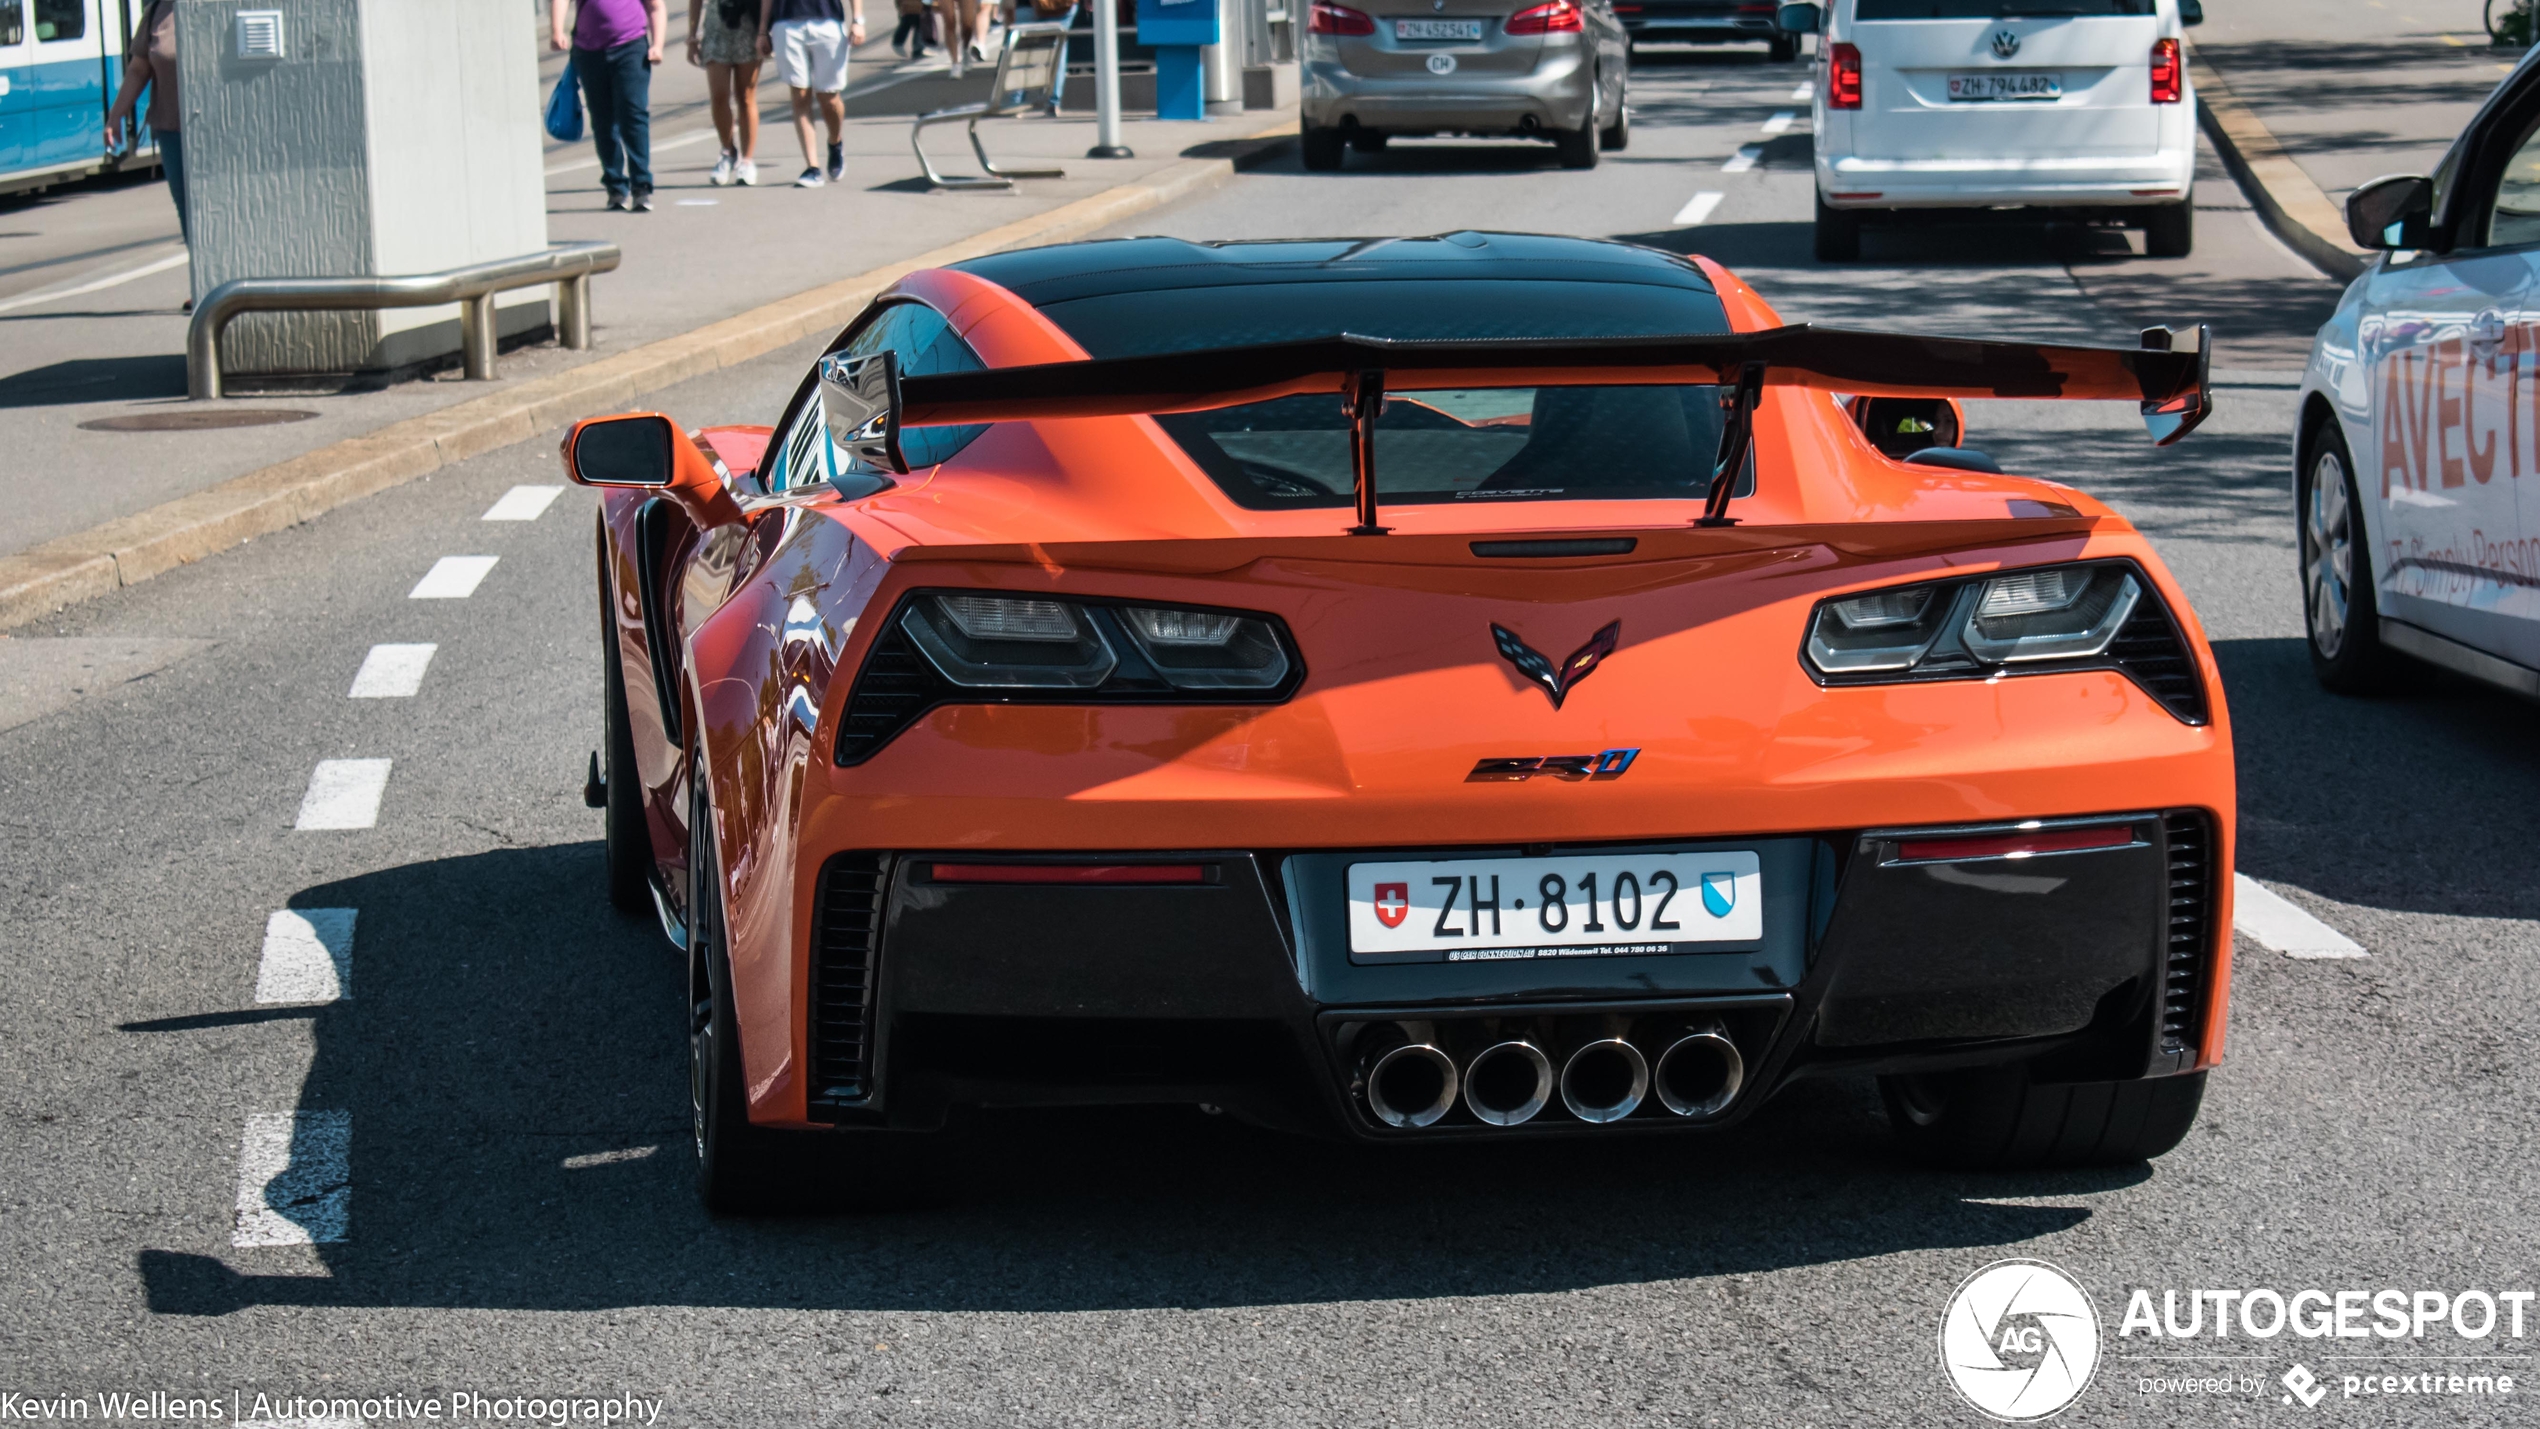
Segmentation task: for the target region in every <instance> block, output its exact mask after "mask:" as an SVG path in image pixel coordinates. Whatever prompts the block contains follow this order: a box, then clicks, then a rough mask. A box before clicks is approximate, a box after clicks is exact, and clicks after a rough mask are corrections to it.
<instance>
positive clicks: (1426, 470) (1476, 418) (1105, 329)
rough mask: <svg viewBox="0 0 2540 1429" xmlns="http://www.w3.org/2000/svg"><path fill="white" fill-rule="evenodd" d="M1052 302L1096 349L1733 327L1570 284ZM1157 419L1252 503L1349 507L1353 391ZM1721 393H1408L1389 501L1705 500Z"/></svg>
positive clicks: (1300, 289) (1339, 286) (1252, 291)
mask: <svg viewBox="0 0 2540 1429" xmlns="http://www.w3.org/2000/svg"><path fill="white" fill-rule="evenodd" d="M1042 311H1043V312H1045V313H1046V314H1048V316H1049V317H1050V318H1051V319H1052V320H1053V321H1055V322H1056V323H1057V324H1058V325H1059V326H1060V327H1061V328H1063V329H1065V330H1066V331H1067V333H1068V335H1069V336H1071V337H1073V338H1075V339H1076V341H1077V342H1078V343H1079V344H1081V345H1082V346H1083V347H1084V348H1085V350H1086V351H1087V352H1088V353H1089V354H1090V355H1092V356H1094V357H1134V356H1147V355H1152V354H1155V353H1163V352H1180V351H1190V350H1193V349H1197V348H1204V347H1235V346H1248V345H1251V344H1256V343H1270V342H1292V341H1297V340H1301V339H1305V338H1315V337H1330V336H1333V335H1335V334H1339V333H1350V334H1356V335H1359V336H1363V337H1389V338H1399V339H1422V338H1430V339H1435V338H1455V339H1466V340H1471V339H1484V338H1496V337H1648V336H1664V335H1690V334H1707V333H1720V332H1726V331H1727V330H1728V321H1727V317H1726V315H1725V314H1724V313H1723V312H1722V311H1721V308H1720V300H1719V298H1718V297H1717V296H1715V295H1714V294H1712V293H1711V292H1709V291H1708V290H1707V289H1702V288H1692V287H1685V288H1675V287H1667V286H1662V285H1655V284H1638V283H1599V282H1569V281H1562V280H1558V279H1545V280H1542V281H1524V280H1507V279H1406V280H1380V281H1356V282H1350V281H1332V282H1322V283H1267V284H1260V285H1246V286H1240V287H1220V288H1196V289H1193V288H1185V289H1178V290H1168V291H1150V292H1137V293H1119V294H1112V295H1107V296H1104V297H1099V298H1085V299H1077V300H1073V301H1068V302H1060V303H1052V304H1050V305H1048V306H1047V307H1045V308H1044V309H1042ZM1155 420H1156V422H1157V424H1158V425H1159V426H1161V427H1162V428H1163V429H1164V431H1165V434H1166V435H1168V436H1170V437H1171V438H1172V439H1173V440H1174V442H1175V443H1176V444H1178V445H1179V446H1180V447H1181V448H1182V450H1183V451H1185V452H1187V453H1188V454H1189V455H1190V457H1191V460H1193V461H1194V462H1196V463H1198V465H1199V466H1200V468H1201V469H1202V470H1204V471H1206V472H1207V473H1208V474H1209V476H1210V477H1211V478H1212V479H1214V480H1215V481H1216V483H1217V484H1218V486H1219V487H1220V488H1222V489H1223V490H1224V491H1225V493H1226V494H1227V496H1228V497H1230V498H1232V499H1233V500H1234V501H1235V502H1236V503H1237V504H1239V505H1242V506H1245V507H1249V508H1252V509H1254V510H1284V509H1294V508H1304V507H1346V506H1348V505H1349V504H1350V503H1351V499H1352V490H1351V483H1352V471H1351V467H1350V452H1349V419H1348V417H1347V416H1346V415H1344V414H1343V412H1342V410H1341V399H1340V398H1339V397H1338V396H1337V395H1314V396H1300V397H1281V398H1278V399H1275V400H1273V401H1268V402H1253V403H1247V404H1246V405H1244V406H1240V407H1226V408H1221V409H1219V410H1216V411H1212V412H1184V413H1176V414H1171V415H1166V416H1160V417H1157V418H1156V419H1155ZM1720 428H1721V414H1720V395H1719V389H1718V388H1717V387H1715V386H1711V385H1708V384H1699V385H1686V386H1678V387H1545V388H1531V387H1512V388H1487V389H1476V390H1472V391H1454V392H1396V393H1393V394H1391V395H1390V396H1389V398H1388V399H1387V402H1386V406H1385V412H1384V415H1383V416H1382V417H1380V418H1378V419H1377V423H1376V490H1377V494H1378V496H1379V497H1380V499H1382V500H1384V501H1385V502H1387V503H1390V504H1414V505H1417V504H1422V503H1446V502H1497V501H1549V500H1568V501H1578V500H1618V499H1622V500H1628V499H1635V498H1660V499H1674V500H1691V499H1698V498H1699V497H1700V496H1701V495H1702V494H1703V493H1704V491H1705V490H1706V489H1707V488H1708V486H1709V484H1710V479H1711V470H1712V467H1713V465H1714V464H1715V463H1716V462H1717V461H1718V453H1719V448H1720Z"/></svg>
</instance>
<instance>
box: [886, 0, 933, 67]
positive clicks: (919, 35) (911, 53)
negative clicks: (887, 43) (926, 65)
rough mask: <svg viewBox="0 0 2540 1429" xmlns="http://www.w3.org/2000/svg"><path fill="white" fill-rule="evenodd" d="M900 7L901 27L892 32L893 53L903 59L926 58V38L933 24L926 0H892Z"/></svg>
mask: <svg viewBox="0 0 2540 1429" xmlns="http://www.w3.org/2000/svg"><path fill="white" fill-rule="evenodd" d="M892 3H893V4H894V5H896V6H898V7H899V12H900V27H899V28H898V29H896V30H893V31H892V32H891V53H893V54H895V55H898V56H900V57H901V58H903V59H911V60H922V59H924V58H926V36H927V32H928V31H929V30H930V29H932V28H933V23H932V21H931V19H930V18H929V16H928V15H927V13H926V0H892Z"/></svg>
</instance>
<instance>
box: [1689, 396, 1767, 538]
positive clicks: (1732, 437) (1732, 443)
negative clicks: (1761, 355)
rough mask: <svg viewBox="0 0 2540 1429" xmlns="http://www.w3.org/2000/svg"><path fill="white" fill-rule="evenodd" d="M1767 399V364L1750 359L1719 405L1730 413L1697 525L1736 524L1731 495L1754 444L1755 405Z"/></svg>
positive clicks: (1722, 433)
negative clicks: (1765, 372) (1730, 499)
mask: <svg viewBox="0 0 2540 1429" xmlns="http://www.w3.org/2000/svg"><path fill="white" fill-rule="evenodd" d="M1763 400H1764V364H1763V363H1760V362H1750V363H1748V364H1746V365H1745V366H1744V367H1741V368H1739V369H1738V370H1737V382H1736V384H1735V385H1734V386H1732V387H1730V388H1729V390H1728V391H1726V392H1724V393H1722V394H1721V395H1720V408H1721V410H1722V411H1723V412H1725V413H1727V415H1728V422H1727V424H1726V427H1725V429H1724V430H1723V431H1722V432H1721V433H1720V461H1719V465H1717V466H1715V467H1713V468H1712V469H1711V490H1710V493H1709V494H1708V495H1707V496H1706V497H1705V498H1704V499H1703V502H1702V515H1701V516H1700V517H1698V518H1696V520H1695V521H1694V523H1693V524H1694V525H1696V526H1734V525H1736V524H1737V518H1736V517H1734V516H1731V515H1730V514H1729V498H1730V497H1732V496H1735V495H1736V494H1737V479H1738V477H1739V476H1740V475H1741V474H1743V473H1744V472H1745V470H1746V454H1747V453H1748V452H1749V451H1751V450H1753V449H1754V446H1755V408H1756V407H1757V405H1759V404H1760V403H1762V402H1763Z"/></svg>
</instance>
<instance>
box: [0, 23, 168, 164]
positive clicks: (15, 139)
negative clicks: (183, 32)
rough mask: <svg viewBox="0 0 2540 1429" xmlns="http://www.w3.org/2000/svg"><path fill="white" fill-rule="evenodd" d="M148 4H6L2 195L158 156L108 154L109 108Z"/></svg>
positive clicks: (150, 152)
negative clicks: (126, 52)
mask: <svg viewBox="0 0 2540 1429" xmlns="http://www.w3.org/2000/svg"><path fill="white" fill-rule="evenodd" d="M148 8H149V5H148V0H0V194H6V193H18V192H22V191H24V190H26V189H40V188H45V187H47V186H49V185H52V184H59V183H68V182H69V181H71V180H73V179H78V178H85V177H87V176H88V175H90V174H95V173H102V172H104V171H106V170H109V169H116V168H126V167H132V166H135V165H144V166H146V165H149V164H152V163H155V162H156V160H157V157H158V155H157V153H156V152H155V150H154V149H153V148H152V147H151V144H150V130H149V128H148V126H146V125H143V126H138V127H139V128H140V131H141V132H140V136H139V137H140V148H139V149H138V150H137V151H136V152H134V153H131V154H125V155H115V154H109V153H107V152H106V108H107V106H108V105H111V104H113V103H114V102H115V86H116V85H118V84H120V83H121V82H122V80H123V52H124V46H125V44H126V43H127V41H128V40H129V38H130V36H131V34H132V32H133V29H134V27H136V26H137V25H139V24H140V23H141V15H142V12H143V11H145V10H147V9H148Z"/></svg>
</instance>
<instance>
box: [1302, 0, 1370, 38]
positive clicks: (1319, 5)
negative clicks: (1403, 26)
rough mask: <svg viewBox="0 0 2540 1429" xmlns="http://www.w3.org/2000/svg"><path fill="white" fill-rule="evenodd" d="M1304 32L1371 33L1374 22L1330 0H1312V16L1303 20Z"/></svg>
mask: <svg viewBox="0 0 2540 1429" xmlns="http://www.w3.org/2000/svg"><path fill="white" fill-rule="evenodd" d="M1305 28H1306V32H1307V33H1308V34H1315V35H1372V34H1374V33H1376V22H1375V21H1374V20H1372V19H1370V18H1368V16H1367V15H1366V14H1365V13H1364V12H1363V11H1358V10H1352V9H1351V8H1349V7H1348V6H1347V5H1335V4H1333V3H1331V0H1314V14H1313V17H1312V18H1311V19H1309V20H1307V21H1306V22H1305Z"/></svg>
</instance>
